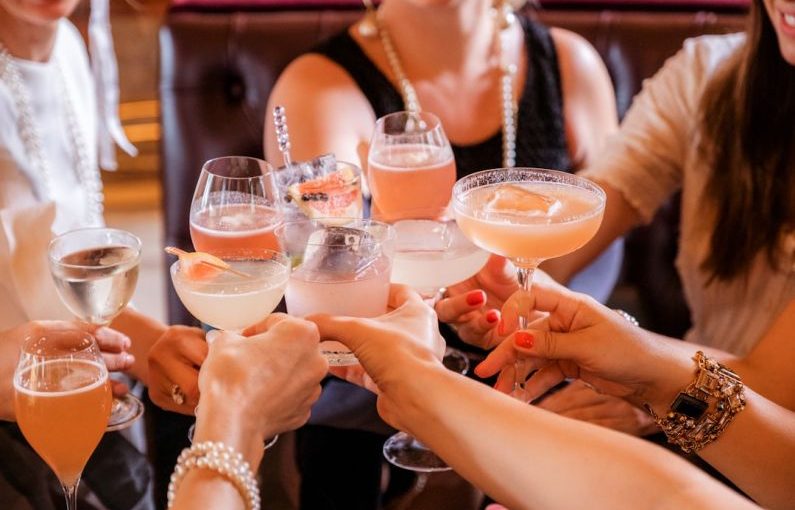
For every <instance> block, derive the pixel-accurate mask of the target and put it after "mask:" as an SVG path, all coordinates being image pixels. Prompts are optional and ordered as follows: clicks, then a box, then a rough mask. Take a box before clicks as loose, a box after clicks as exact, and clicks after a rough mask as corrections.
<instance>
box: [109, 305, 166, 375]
mask: <svg viewBox="0 0 795 510" xmlns="http://www.w3.org/2000/svg"><path fill="white" fill-rule="evenodd" d="M111 327H112V328H114V329H117V330H118V331H121V332H122V333H124V334H125V335H127V336H128V337H130V340H131V341H132V342H131V344H132V345H131V346H130V349H129V351H130V353H131V354H132V355H133V356H135V363H134V364H133V367H132V368H131V369H130V370H129V373H130V374H131V375H132V376H133V377H135V378H136V379H138V380H139V381H141V382H143V383H144V384H147V385H148V383H149V363H148V361H147V358H148V356H149V349H151V347H152V345H154V343H155V342H156V341H157V339H158V338H160V336H161V335H162V334H163V333H164V332H165V331H166V326H165V325H164V324H163V323H161V322H159V321H157V320H155V319H152V318H151V317H147V316H146V315H144V314H142V313H140V312H137V311H135V310H133V309H132V308H130V307H127V308H125V309H124V311H123V312H122V313H121V314H119V316H118V317H116V319H114V321H113V323H112V324H111Z"/></svg>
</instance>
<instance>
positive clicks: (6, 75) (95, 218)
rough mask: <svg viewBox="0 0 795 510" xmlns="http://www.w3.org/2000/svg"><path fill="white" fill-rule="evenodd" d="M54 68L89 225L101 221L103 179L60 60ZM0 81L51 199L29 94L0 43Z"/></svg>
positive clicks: (49, 178)
mask: <svg viewBox="0 0 795 510" xmlns="http://www.w3.org/2000/svg"><path fill="white" fill-rule="evenodd" d="M55 68H56V70H57V72H58V77H59V80H58V89H59V90H58V92H59V95H60V97H62V98H63V101H64V111H65V114H66V124H67V130H68V132H69V137H70V139H71V142H72V147H74V168H75V174H76V176H77V180H78V183H79V185H80V186H81V187H82V188H83V189H84V190H85V192H86V194H87V195H88V202H89V203H88V207H87V208H86V218H85V219H86V221H87V223H88V225H100V224H101V223H102V211H103V205H102V202H103V194H102V181H101V179H100V176H99V172H98V171H97V169H96V168H94V169H92V168H91V165H90V164H89V157H88V144H87V143H86V140H85V137H84V136H83V132H82V131H81V130H80V126H79V125H78V123H77V115H76V113H75V107H74V104H73V103H72V96H71V94H70V93H69V92H70V91H69V90H68V88H67V86H66V77H65V75H64V72H63V69H62V68H61V64H60V62H58V61H57V60H56V61H55ZM0 81H3V82H5V83H6V85H7V86H8V90H9V92H10V93H11V99H12V100H13V101H14V105H15V107H16V109H17V114H18V117H17V129H18V131H19V135H20V137H21V138H22V144H23V145H24V146H25V152H26V153H27V156H28V158H29V160H30V162H31V166H32V167H33V169H34V172H36V174H37V175H39V176H40V177H41V181H42V188H43V197H41V198H42V199H44V200H51V201H52V200H53V199H54V196H53V189H52V186H53V184H52V175H51V173H50V165H49V162H48V161H47V157H46V155H45V153H44V148H43V147H42V142H41V136H40V135H39V130H38V128H37V126H36V124H35V122H34V121H33V109H32V108H31V101H30V94H29V93H28V90H27V87H25V84H24V83H23V81H22V76H21V74H20V72H19V69H18V68H17V65H16V63H15V62H14V59H13V58H12V57H11V54H10V53H8V50H7V49H6V48H5V46H3V44H2V43H0Z"/></svg>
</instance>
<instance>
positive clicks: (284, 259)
mask: <svg viewBox="0 0 795 510" xmlns="http://www.w3.org/2000/svg"><path fill="white" fill-rule="evenodd" d="M258 254H265V255H268V256H270V258H265V257H262V256H259V257H258V256H257V255H258ZM218 258H219V259H221V260H223V261H228V260H233V261H234V260H236V261H246V260H248V261H252V262H258V261H259V262H265V261H273V262H276V263H277V264H279V265H280V266H282V267H283V268H284V269H285V281H286V280H287V278H288V277H289V276H290V269H291V268H292V262H291V260H290V257H288V256H287V255H286V254H285V253H284V252H281V251H277V250H270V249H263V250H257V253H256V254H253V255H251V256H245V255H240V256H236V255H235V256H223V257H218ZM179 263H180V260H179V258H177V260H175V261H174V262H172V263H171V265H170V266H169V273H170V274H171V278H172V281H173V280H174V279H175V278H179V279H180V280H181V281H185V282H190V281H191V280H189V279H188V278H185V277H183V276H181V274H180V272H179V271H178V270H177V268H178V267H179ZM178 275H179V276H178ZM269 276H272V273H271V274H269V275H266V276H262V275H257V276H254V277H253V278H246V279H244V278H242V277H241V279H240V282H234V283H256V282H260V281H263V280H267V279H268V277H269ZM196 282H200V283H201V284H202V285H203V286H205V287H213V288H214V287H226V286H229V285H230V283H233V282H212V281H203V280H196Z"/></svg>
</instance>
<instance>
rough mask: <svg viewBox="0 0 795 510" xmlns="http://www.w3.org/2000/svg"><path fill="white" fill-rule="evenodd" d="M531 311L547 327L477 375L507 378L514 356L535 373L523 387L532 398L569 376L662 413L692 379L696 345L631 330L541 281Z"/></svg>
mask: <svg viewBox="0 0 795 510" xmlns="http://www.w3.org/2000/svg"><path fill="white" fill-rule="evenodd" d="M529 306H530V307H531V308H532V309H534V310H538V311H542V312H548V313H549V317H548V318H547V327H548V328H549V329H548V330H538V329H535V330H529V331H518V332H516V333H514V334H513V335H511V337H509V338H508V339H506V341H505V342H503V343H502V344H501V345H500V346H499V347H498V348H497V349H495V350H494V351H493V352H492V353H491V354H490V355H489V356H488V357H487V358H486V359H485V360H484V361H483V362H482V363H481V364H480V365H478V367H477V368H476V369H475V372H476V373H477V374H478V375H479V376H481V377H490V376H492V375H494V374H496V373H497V372H499V371H500V370H502V369H503V368H506V367H508V368H507V369H506V370H505V371H504V374H503V375H505V373H510V374H511V375H512V370H511V369H510V367H512V365H513V363H514V362H515V360H516V359H517V357H522V358H528V359H529V361H528V362H529V364H530V365H531V366H532V368H536V369H538V371H537V372H535V373H534V374H533V376H532V377H530V379H529V380H528V381H527V385H526V390H527V393H528V396H529V398H530V399H531V400H532V399H535V398H538V397H540V396H541V395H543V394H544V393H545V392H546V391H547V390H549V389H550V388H552V387H553V386H555V385H556V384H558V383H560V382H561V381H563V380H564V379H566V378H578V379H582V381H583V382H585V383H587V384H589V385H590V386H592V387H593V388H595V389H596V390H597V391H599V392H602V393H605V394H608V395H613V396H616V397H622V398H627V399H629V400H630V401H631V402H633V403H634V404H636V405H639V404H641V403H643V402H648V403H650V404H652V405H653V406H655V408H657V407H659V410H660V411H663V410H664V409H667V407H668V404H670V402H671V401H672V399H673V397H674V396H675V395H676V394H677V393H678V391H679V390H680V389H681V388H683V387H684V386H685V385H687V383H688V382H689V381H690V379H692V375H693V362H692V361H691V357H692V355H693V351H694V350H695V348H693V347H692V346H688V345H687V344H682V343H681V342H675V341H668V340H667V339H665V338H663V337H660V336H659V335H655V334H653V333H650V332H648V331H645V330H643V329H640V328H638V327H636V326H633V325H632V324H630V323H629V322H627V321H626V320H624V319H623V318H622V317H621V316H620V315H618V314H616V313H615V312H613V311H612V310H610V309H609V308H606V307H604V306H602V305H600V304H599V303H597V302H596V301H595V300H593V299H591V298H590V297H588V296H585V295H583V294H578V293H575V292H571V291H569V290H567V289H565V288H562V287H560V286H557V285H549V284H545V283H538V284H536V285H534V287H533V292H532V294H531V296H530V298H529ZM503 375H501V377H500V380H499V381H498V389H500V390H502V391H506V392H507V391H510V389H511V384H510V383H511V380H510V377H503Z"/></svg>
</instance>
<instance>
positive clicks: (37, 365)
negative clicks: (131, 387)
mask: <svg viewBox="0 0 795 510" xmlns="http://www.w3.org/2000/svg"><path fill="white" fill-rule="evenodd" d="M111 407H112V404H111V390H110V383H109V382H108V369H107V368H106V367H105V363H104V361H103V360H102V355H101V353H100V351H99V348H98V347H97V344H96V342H95V341H94V337H92V336H91V335H89V334H87V333H85V332H83V331H79V330H72V329H62V330H55V331H52V330H51V331H48V332H47V333H45V334H43V335H40V336H31V337H28V338H27V339H26V340H25V342H24V343H23V345H22V351H21V355H20V358H19V363H18V364H17V368H16V371H15V373H14V408H15V412H16V417H17V423H18V424H19V428H20V430H21V431H22V434H23V435H24V436H25V439H27V441H28V443H30V445H31V446H32V447H33V449H34V450H35V451H36V453H38V454H39V456H40V457H41V458H42V459H44V461H45V462H46V463H47V465H48V466H50V469H52V470H53V472H54V473H55V475H56V476H57V477H58V480H60V482H61V486H62V487H63V491H64V496H65V498H66V508H67V510H75V509H76V508H77V486H78V484H79V483H80V476H81V474H82V472H83V468H84V467H85V465H86V462H88V458H89V457H90V456H91V454H92V452H93V451H94V450H95V449H96V447H97V444H99V440H100V439H101V438H102V434H103V433H104V432H105V427H106V426H107V424H108V418H109V417H110V412H111Z"/></svg>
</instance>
